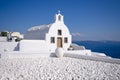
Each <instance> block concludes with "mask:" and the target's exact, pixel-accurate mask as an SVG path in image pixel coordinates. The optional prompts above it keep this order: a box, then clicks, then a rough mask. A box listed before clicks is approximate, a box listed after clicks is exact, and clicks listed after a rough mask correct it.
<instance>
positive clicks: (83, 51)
mask: <svg viewBox="0 0 120 80" xmlns="http://www.w3.org/2000/svg"><path fill="white" fill-rule="evenodd" d="M65 53H68V54H77V55H91V50H70V51H65Z"/></svg>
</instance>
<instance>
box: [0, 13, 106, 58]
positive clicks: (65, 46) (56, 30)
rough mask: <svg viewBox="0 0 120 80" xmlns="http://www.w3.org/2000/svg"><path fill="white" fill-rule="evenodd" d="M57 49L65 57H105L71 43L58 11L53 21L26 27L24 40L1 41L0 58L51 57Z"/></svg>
mask: <svg viewBox="0 0 120 80" xmlns="http://www.w3.org/2000/svg"><path fill="white" fill-rule="evenodd" d="M16 35H18V34H17V33H15V34H14V35H13V36H16ZM57 49H62V50H63V51H62V52H63V53H64V56H67V57H79V55H85V56H94V57H106V55H105V54H104V53H98V52H91V50H88V49H85V47H84V46H79V45H77V44H73V43H72V39H71V34H70V31H69V29H68V28H67V26H66V25H65V24H64V16H63V15H61V14H60V12H58V14H56V15H55V21H54V23H51V24H49V25H40V26H34V27H32V28H30V29H28V31H27V33H26V34H25V35H24V40H21V41H20V42H1V43H0V58H36V57H52V56H55V53H56V56H57V52H55V51H56V50H57ZM58 52H59V51H58ZM60 53H61V52H60Z"/></svg>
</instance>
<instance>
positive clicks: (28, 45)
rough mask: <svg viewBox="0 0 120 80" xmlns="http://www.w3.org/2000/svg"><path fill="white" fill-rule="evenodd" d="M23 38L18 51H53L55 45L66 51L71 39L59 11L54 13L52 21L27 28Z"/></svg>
mask: <svg viewBox="0 0 120 80" xmlns="http://www.w3.org/2000/svg"><path fill="white" fill-rule="evenodd" d="M24 39H25V40H22V41H21V42H20V51H34V52H35V51H36V52H38V51H51V52H54V51H55V49H56V48H57V47H61V48H63V49H64V50H65V51H66V50H68V48H69V47H70V44H71V41H72V40H71V34H70V31H69V30H68V28H67V26H66V25H65V24H64V16H63V15H61V14H60V12H59V13H58V14H56V15H55V22H54V23H51V24H49V25H40V26H34V27H32V28H30V29H28V31H27V33H26V34H25V35H24ZM33 47H34V48H33Z"/></svg>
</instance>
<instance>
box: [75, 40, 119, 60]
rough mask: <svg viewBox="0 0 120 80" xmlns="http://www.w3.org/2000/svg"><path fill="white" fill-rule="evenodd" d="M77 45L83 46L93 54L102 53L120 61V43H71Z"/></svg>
mask: <svg viewBox="0 0 120 80" xmlns="http://www.w3.org/2000/svg"><path fill="white" fill-rule="evenodd" d="M73 43H76V44H78V45H83V46H85V48H86V49H91V50H92V51H94V52H102V53H105V54H106V55H108V56H111V57H113V58H119V59H120V41H73Z"/></svg>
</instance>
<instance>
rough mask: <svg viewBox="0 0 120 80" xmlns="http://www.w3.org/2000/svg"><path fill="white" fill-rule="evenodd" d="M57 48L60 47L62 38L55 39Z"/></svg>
mask: <svg viewBox="0 0 120 80" xmlns="http://www.w3.org/2000/svg"><path fill="white" fill-rule="evenodd" d="M57 47H62V38H60V37H58V38H57Z"/></svg>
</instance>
